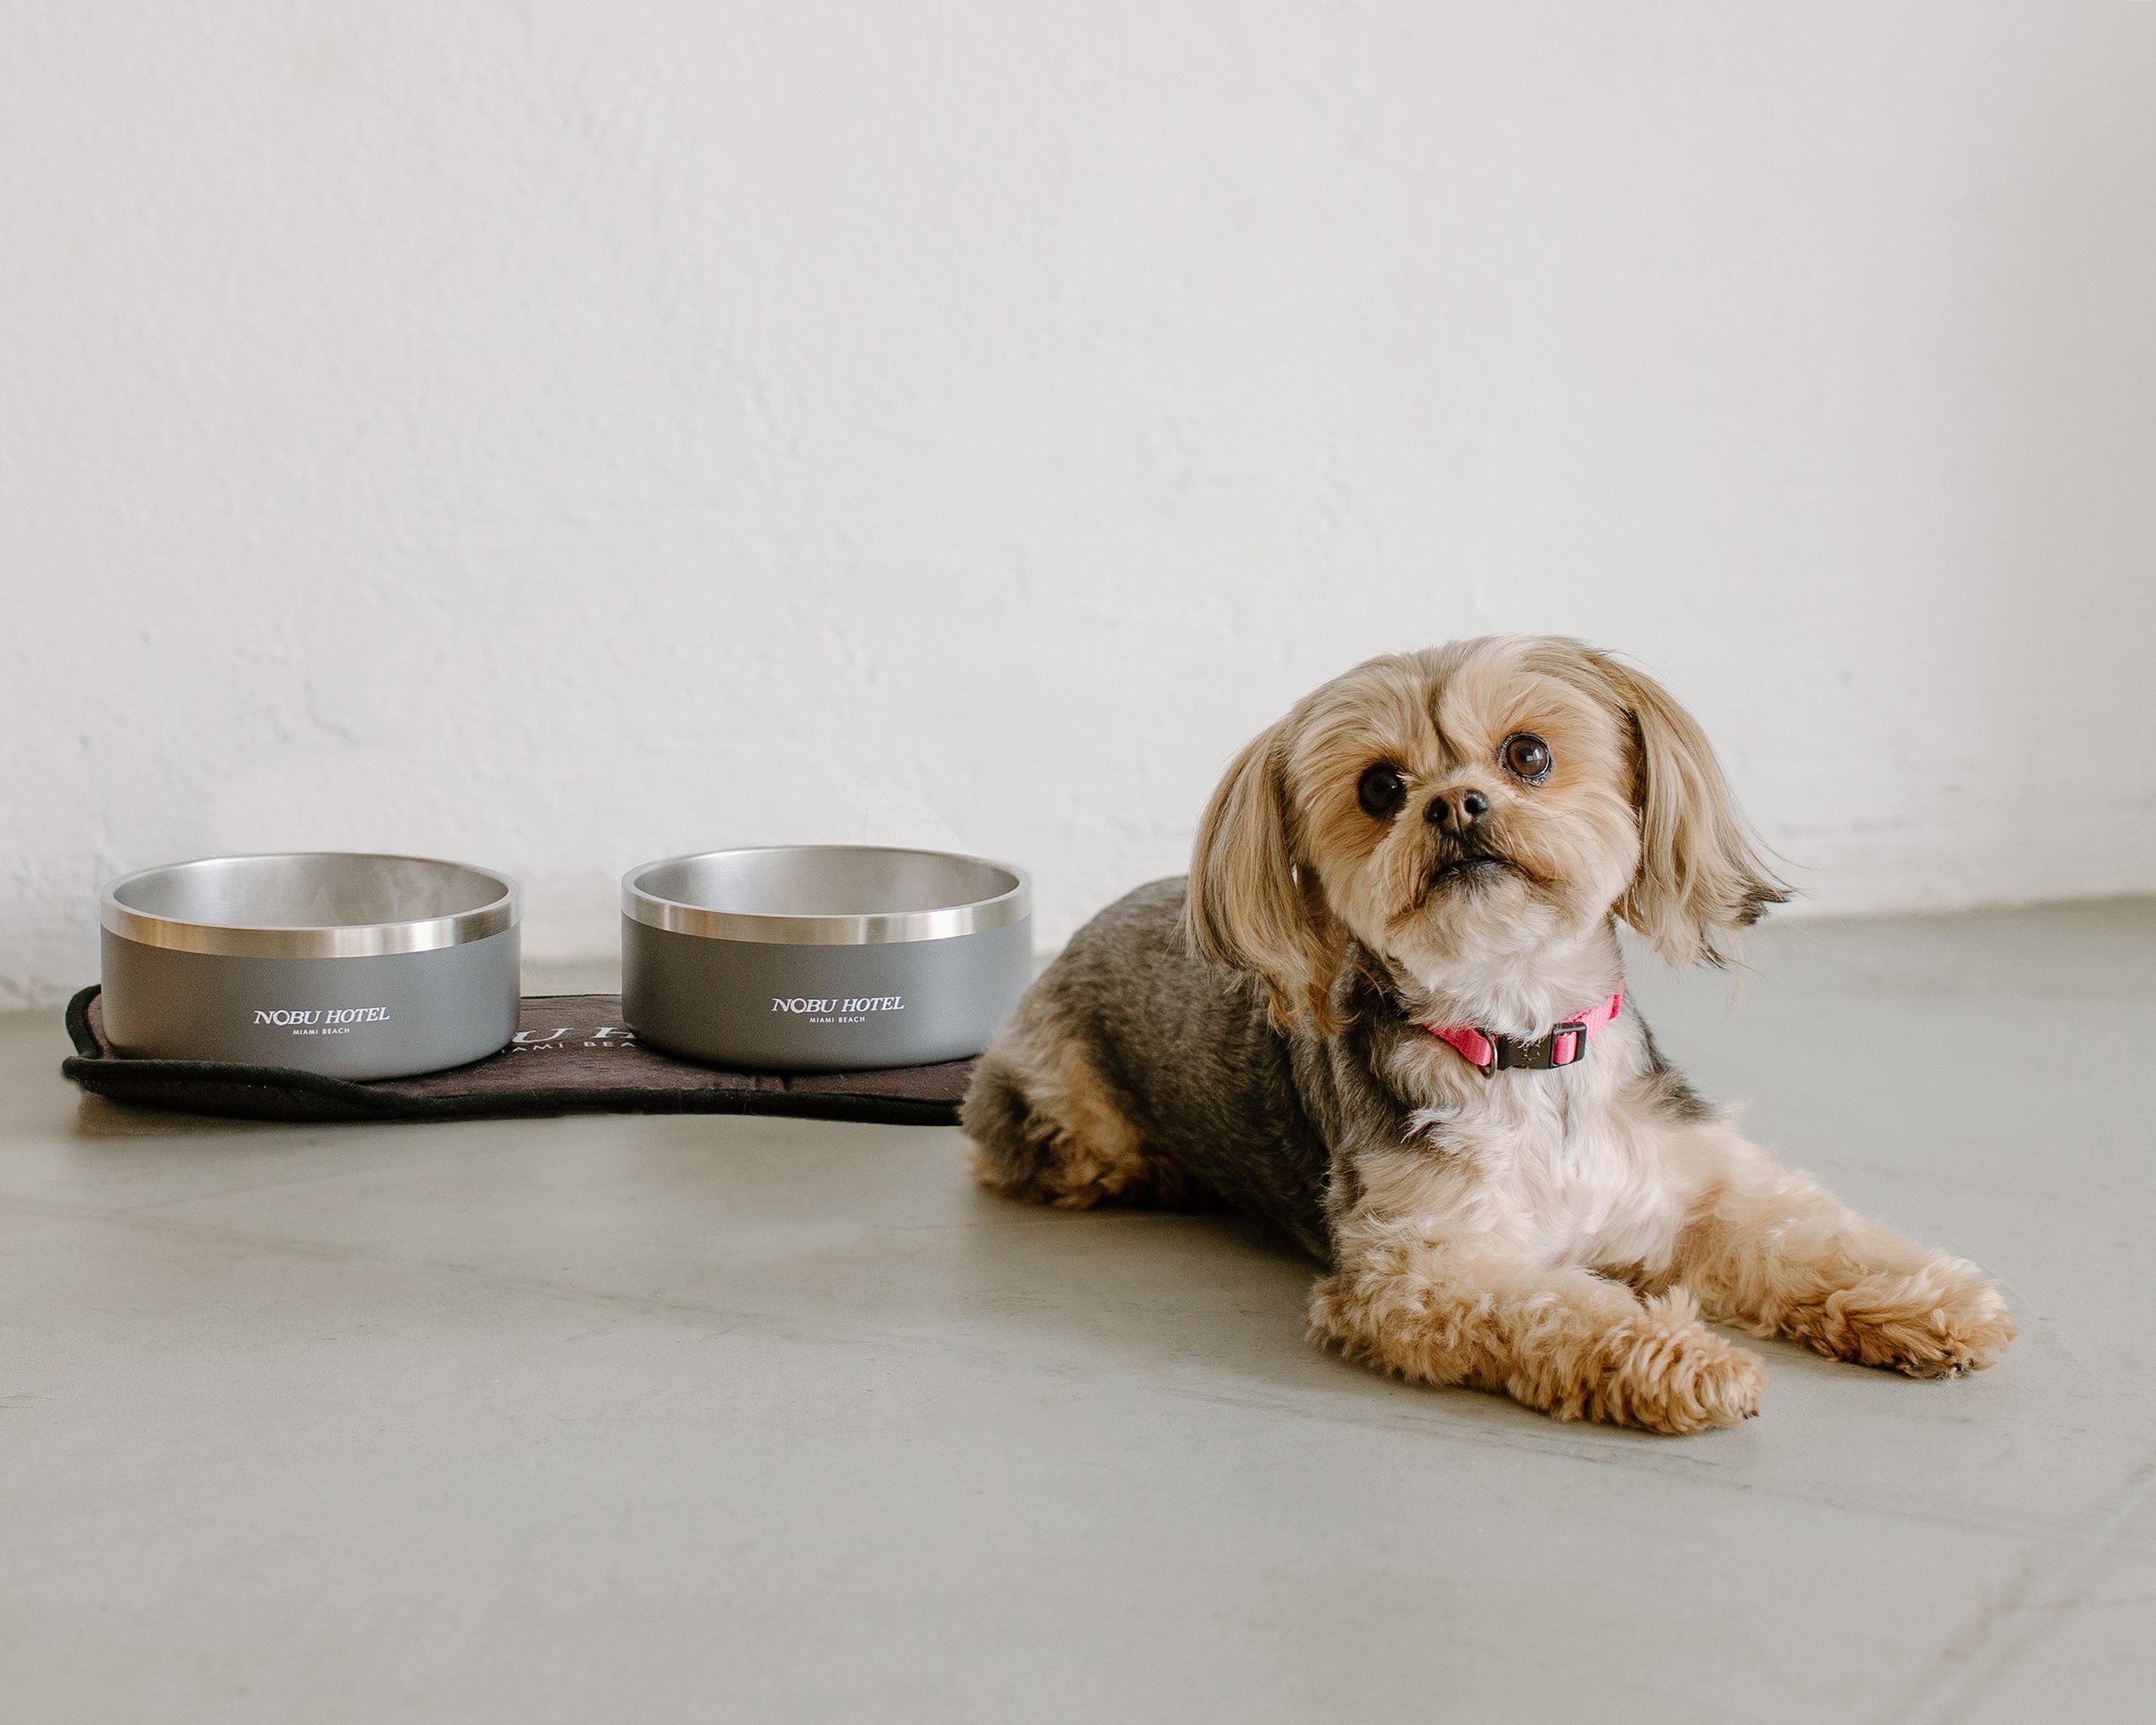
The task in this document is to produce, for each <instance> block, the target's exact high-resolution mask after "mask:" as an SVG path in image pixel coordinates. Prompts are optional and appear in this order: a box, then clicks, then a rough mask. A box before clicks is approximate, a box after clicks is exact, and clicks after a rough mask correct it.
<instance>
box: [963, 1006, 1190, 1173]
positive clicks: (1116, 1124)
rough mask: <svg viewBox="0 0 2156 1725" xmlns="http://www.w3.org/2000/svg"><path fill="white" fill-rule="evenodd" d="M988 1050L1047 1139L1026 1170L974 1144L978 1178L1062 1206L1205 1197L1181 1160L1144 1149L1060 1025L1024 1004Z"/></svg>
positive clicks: (1110, 1094)
mask: <svg viewBox="0 0 2156 1725" xmlns="http://www.w3.org/2000/svg"><path fill="white" fill-rule="evenodd" d="M989 1058H990V1059H991V1060H995V1061H997V1062H999V1063H1001V1065H1002V1066H1003V1067H1004V1068H1005V1069H1006V1071H1008V1072H1009V1074H1010V1076H1011V1078H1012V1080H1013V1081H1015V1082H1016V1083H1017V1086H1018V1087H1020V1088H1022V1090H1023V1092H1025V1094H1026V1097H1027V1100H1028V1101H1029V1102H1030V1103H1031V1104H1032V1108H1033V1117H1034V1124H1035V1130H1037V1131H1038V1133H1039V1135H1040V1136H1041V1138H1042V1140H1043V1143H1042V1145H1041V1146H1040V1149H1041V1154H1040V1155H1039V1156H1038V1159H1037V1160H1036V1161H1035V1162H1033V1163H1032V1164H1031V1165H1030V1166H1029V1167H1027V1168H1026V1169H1025V1170H1023V1171H1021V1170H1017V1169H1014V1168H1013V1167H1011V1166H1010V1165H1009V1164H1008V1163H1007V1162H1003V1161H1000V1160H998V1159H997V1158H996V1157H995V1156H991V1155H990V1154H989V1153H988V1152H987V1151H985V1149H984V1148H982V1147H981V1146H979V1145H978V1144H976V1146H975V1148H974V1154H973V1175H974V1179H975V1180H976V1181H977V1182H979V1183H980V1184H981V1185H983V1186H985V1187H986V1188H989V1189H990V1191H993V1192H997V1193H1000V1194H1002V1195H1003V1196H1005V1197H1006V1198H1018V1199H1028V1200H1030V1201H1032V1202H1033V1203H1037V1204H1054V1206H1055V1207H1056V1208H1057V1209H1059V1210H1091V1208H1093V1206H1094V1205H1096V1204H1118V1203H1120V1204H1155V1205H1157V1206H1159V1207H1160V1208H1161V1209H1164V1210H1180V1209H1184V1208H1187V1207H1189V1206H1191V1205H1193V1204H1198V1203H1201V1202H1203V1194H1200V1193H1198V1192H1197V1191H1196V1190H1195V1189H1194V1188H1193V1184H1192V1183H1191V1182H1190V1181H1189V1180H1188V1179H1187V1178H1186V1177H1185V1176H1184V1174H1183V1172H1182V1170H1181V1169H1180V1168H1178V1167H1176V1165H1175V1164H1174V1163H1173V1162H1169V1161H1168V1160H1166V1158H1165V1157H1162V1156H1154V1155H1152V1154H1151V1153H1150V1152H1149V1151H1147V1150H1146V1148H1145V1140H1143V1138H1142V1137H1141V1136H1140V1135H1139V1131H1138V1129H1137V1128H1136V1127H1134V1126H1133V1125H1132V1124H1130V1122H1129V1120H1128V1119H1126V1118H1125V1117H1124V1115H1123V1110H1122V1108H1120V1107H1118V1104H1117V1103H1116V1100H1115V1097H1114V1094H1113V1092H1111V1091H1110V1090H1109V1088H1108V1087H1107V1084H1106V1083H1105V1082H1104V1081H1102V1078H1101V1076H1100V1074H1099V1073H1098V1072H1097V1071H1095V1070H1094V1066H1093V1063H1092V1061H1091V1059H1090V1058H1088V1056H1087V1055H1086V1051H1085V1049H1084V1048H1083V1047H1082V1046H1081V1044H1080V1043H1079V1042H1078V1041H1077V1040H1076V1039H1074V1038H1072V1037H1070V1036H1068V1035H1066V1034H1064V1033H1062V1032H1061V1029H1060V1028H1059V1027H1058V1026H1056V1025H1055V1024H1054V1023H1052V1022H1050V1021H1049V1020H1047V1019H1046V1018H1045V1017H1043V1016H1039V1015H1029V1014H1028V1013H1027V1012H1026V1011H1025V1009H1024V1007H1021V1008H1020V1011H1019V1013H1018V1015H1017V1017H1016V1018H1014V1020H1013V1021H1012V1023H1010V1024H1009V1025H1006V1027H1005V1028H1004V1029H1003V1031H1002V1032H1001V1033H999V1034H998V1035H997V1037H996V1039H995V1047H994V1048H993V1049H992V1050H991V1051H990V1056H989Z"/></svg>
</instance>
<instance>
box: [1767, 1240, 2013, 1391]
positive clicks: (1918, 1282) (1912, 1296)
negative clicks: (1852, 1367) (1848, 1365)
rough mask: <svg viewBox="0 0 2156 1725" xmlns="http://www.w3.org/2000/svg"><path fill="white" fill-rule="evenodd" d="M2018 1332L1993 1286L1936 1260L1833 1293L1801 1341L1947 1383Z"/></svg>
mask: <svg viewBox="0 0 2156 1725" xmlns="http://www.w3.org/2000/svg"><path fill="white" fill-rule="evenodd" d="M2014 1337H2015V1322H2014V1315H2013V1314H2012V1313H2011V1312H2010V1311H2008V1310H2007V1308H2006V1300H2005V1298H2004V1295H2001V1294H2000V1293H1999V1289H1998V1287H1997V1286H1996V1284H1993V1282H1992V1281H1991V1279H1989V1278H1988V1277H1987V1276H1986V1275H1985V1274H1984V1273H1983V1271H1982V1270H1980V1269H1978V1268H1977V1267H1976V1266H1975V1265H1974V1264H1972V1263H1968V1262H1967V1261H1966V1260H1964V1259H1962V1258H1944V1257H1941V1258H1934V1259H1932V1261H1931V1262H1930V1263H1927V1264H1925V1265H1924V1266H1923V1267H1922V1268H1919V1269H1917V1270H1915V1271H1913V1272H1907V1273H1903V1272H1891V1273H1882V1274H1877V1275H1870V1276H1866V1277H1865V1278H1864V1279H1862V1280H1860V1281H1858V1282H1855V1283H1853V1284H1851V1285H1849V1287H1846V1288H1839V1289H1837V1290H1835V1291H1834V1292H1833V1293H1832V1294H1829V1295H1828V1296H1827V1297H1826V1299H1825V1300H1822V1301H1821V1302H1820V1306H1819V1310H1818V1314H1817V1323H1816V1326H1814V1327H1812V1331H1811V1333H1810V1334H1809V1335H1808V1336H1807V1337H1806V1339H1807V1340H1808V1341H1810V1342H1811V1343H1812V1346H1813V1347H1814V1348H1817V1349H1818V1350H1819V1351H1820V1352H1821V1353H1822V1354H1831V1355H1832V1356H1833V1358H1835V1359H1849V1360H1854V1361H1855V1362H1856V1363H1857V1364H1858V1365H1885V1366H1892V1368H1893V1369H1894V1370H1897V1371H1899V1372H1906V1373H1907V1374H1908V1375H1909V1376H1911V1377H1913V1378H1951V1377H1959V1376H1960V1375H1961V1374H1962V1373H1963V1372H1967V1371H1980V1370H1983V1368H1984V1367H1985V1366H1988V1365H1990V1364H1991V1363H1992V1362H1993V1360H1994V1359H1998V1358H1999V1355H2000V1354H2004V1352H2005V1351H2006V1344H2007V1343H2009V1342H2011V1341H2012V1340H2013V1339H2014Z"/></svg>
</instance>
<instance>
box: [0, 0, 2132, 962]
mask: <svg viewBox="0 0 2156 1725" xmlns="http://www.w3.org/2000/svg"><path fill="white" fill-rule="evenodd" d="M0 35H3V36H4V40H5V41H6V43H7V50H6V52H5V53H4V55H0V535H3V536H4V537H0V579H4V582H5V601H6V604H5V609H4V612H0V632H4V637H5V646H4V660H0V675H3V676H4V683H3V684H0V727H4V730H0V734H4V735H5V737H6V739H7V742H6V747H5V768H4V782H3V783H0V796H4V806H0V853H3V854H4V893H3V894H0V1000H9V1001H23V1000H46V999H50V998H51V997H53V996H55V995H56V994H58V993H59V992H61V991H65V990H66V989H67V988H69V987H70V986H72V985H74V984H76V983H77V982H78V981H80V980H83V979H84V978H86V977H88V976H89V975H92V974H93V972H94V969H95V947H94V940H93V909H92V904H93V889H94V888H95V886H96V884H97V883H98V881H99V879H100V878H101V877H103V876H104V875H106V874H108V873H112V872H114V871H116V870H119V869H122V868H131V867H135V866H138V865H141V864H144V863H151V862H155V861H161V860H165V859H168V858H173V857H183V856H189V855H195V854H199V853H201V852H211V851H216V850H227V849H247V848H265V847H285V846H380V847H391V848H398V849H408V850H416V851H421V852H439V853H447V854H451V855H455V856H461V857H471V858H474V859H478V860H483V861H488V862H494V863H499V864H502V865H504V866H507V867H509V868H513V869H515V870H516V871H517V872H519V873H521V874H522V875H523V876H524V877H525V879H526V881H527V882H528V884H529V887H530V919H531V920H530V925H529V938H530V944H531V948H532V949H534V950H535V951H536V952H538V953H542V954H555V955H576V954H585V953H596V952H600V951H603V950H606V949H607V948H610V947H611V943H612V941H613V938H614V923H613V909H612V895H613V880H614V878H615V876H616V873H617V872H618V871H619V870H621V869H622V868H623V867H625V866H626V865H627V864H628V863H632V862H634V861H636V860H638V859H639V858H643V857H651V856H656V855H659V854H663V853H666V852H672V851H676V850H682V849H688V848H692V847H703V846H713V845H722V844H730V843H745V842H756V841H780V840H792V839H863V838H867V839H876V840H888V841H905V842H923V843H928V844H935V845H954V846H963V847H966V848H969V849H976V850H980V851H985V852H990V853H995V854H999V855H1005V856H1008V857H1013V858H1016V859H1018V860H1021V861H1023V862H1025V863H1029V864H1031V865H1032V866H1033V868H1034V869H1035V871H1036V872H1037V874H1038V880H1039V886H1040V901H1041V910H1042V930H1041V932H1042V935H1043V938H1044V940H1053V939H1056V938H1059V937H1061V936H1062V935H1063V934H1065V932H1068V931H1069V930H1070V928H1071V927H1073V926H1075V922H1076V921H1078V920H1080V919H1081V917H1082V916H1084V915H1086V913H1088V912H1089V911H1091V909H1092V908H1094V907H1096V906H1097V905H1100V904H1101V903H1102V902H1103V901H1105V900H1107V899H1109V898H1110V897H1112V896H1113V895H1115V894H1117V893H1118V892H1119V891H1120V890H1122V889H1123V888H1125V887H1127V886H1129V885H1130V884H1133V883H1134V882H1136V881H1139V880H1140V879H1145V878H1148V877H1150V876H1152V875H1155V874H1158V873H1165V872H1168V871H1171V870H1173V869H1176V868H1178V867H1180V865H1181V862H1182V857H1183V855H1184V852H1185V849H1186V846H1187V842H1188V839H1189V835H1190V830H1191V828H1192V825H1193V820H1194V818H1195V815H1196V813H1197V811H1198V807H1199V804H1200V803H1201V802H1202V799H1203V797H1204V795H1205V793H1206V792H1207V790H1208V789H1209V787H1210V785H1211V783H1212V782H1213V780H1214V777H1215V775H1216V774H1217V772H1218V771H1219V768H1220V766H1221V765H1222V764H1223V763H1224V762H1225V760H1226V759H1227V757H1228V756H1229V755H1230V753H1231V752H1232V750H1234V749H1235V746H1236V745H1238V744H1239V743H1241V741H1242V740H1244V739H1245V738H1246V736H1248V735H1249V734H1251V732H1252V731H1254V730H1255V729H1257V727H1258V726H1260V725H1261V724H1263V723H1265V722H1267V720H1269V719H1270V718H1273V716H1274V715H1275V714H1276V713H1278V711H1279V710H1280V709H1281V708H1283V707H1284V706H1285V705H1286V704H1287V702H1289V700H1290V699H1291V698H1293V697H1294V696H1295V695H1297V694H1298V693H1299V692H1301V691H1302V690H1303V689H1305V687H1307V686H1310V684H1312V683H1314V682H1315V681H1318V680H1319V679H1321V678H1322V677H1324V676H1328V675H1330V674H1331V673H1332V672H1333V671H1335V670H1339V669H1340V668H1342V666H1344V665H1348V664H1349V663H1351V662H1352V661H1353V660H1357V659H1358V658H1360V657H1362V656H1364V655H1366V654H1369V653H1372V652H1375V651H1380V650H1383V649H1390V648H1393V647H1399V646H1408V645H1416V644H1423V643H1427V642H1430V641H1433V640H1437V639H1440V638H1445V637H1447V636H1450V635H1454V634H1459V633H1470V632H1480V631H1483V630H1488V629H1507V628H1550V629H1556V630H1562V631H1566V632H1571V633H1579V634H1582V635H1586V636H1588V637H1590V638H1594V639H1596V640H1598V641H1602V642H1604V643H1608V644H1615V645H1619V646H1621V647H1624V648H1625V649H1630V651H1631V652H1632V653H1633V654H1636V656H1637V657H1638V658H1639V659H1640V660H1642V661H1643V662H1645V663H1646V665H1648V666H1650V667H1651V668H1652V669H1653V670H1657V671H1658V672H1660V673H1661V674H1662V675H1663V676H1666V677H1667V679H1668V681H1670V682H1671V683H1672V684H1673V686H1675V687H1676V689H1677V690H1678V692H1679V693H1680V694H1681V695H1682V696H1683V697H1684V698H1685V699H1686V700H1688V701H1689V702H1691V703H1692V704H1693V705H1694V708H1696V709H1697V710H1698V711H1699V712H1700V714H1701V715H1702V717H1703V718H1705V721H1706V723H1707V724H1708V725H1709V727H1710V730H1711V731H1712V733H1713V734H1715V735H1716V737H1717V738H1718V739H1719V740H1720V742H1721V745H1722V746H1723V748H1724V750H1726V756H1727V759H1728V761H1729V762H1730V764H1731V766H1732V771H1733V773H1734V776H1735V777H1736V779H1737V782H1738V784H1739V786H1740V788H1741V789H1742V793H1743V795H1744V798H1745V800H1746V801H1747V803H1748V805H1749V808H1750V809H1751V811H1752V813H1753V816H1754V817H1755V819H1756V820H1757V821H1758V825H1760V826H1761V828H1762V829H1763V830H1764V832H1765V833H1766V834H1767V836H1769V839H1770V840H1771V841H1773V842H1774V844H1776V845H1777V846H1780V848H1781V849H1782V850H1783V851H1784V852H1786V853H1787V854H1788V855H1789V856H1790V857H1791V858H1792V859H1793V860H1794V862H1795V863H1796V864H1797V865H1798V871H1797V872H1798V874H1799V878H1800V879H1801V880H1802V881H1803V882H1804V883H1805V884H1806V886H1807V887H1808V888H1809V889H1810V890H1811V892H1812V895H1813V900H1812V902H1813V903H1814V904H1815V905H1826V906H1840V907H1862V906H1903V905H1947V904H1958V903H1963V902H1969V901H1975V900H1993V899H2009V898H2024V897H2032V896H2042V895H2064V894H2077V893H2089V892H2098V891H2108V890H2114V889H2149V888H2156V762H2152V760H2151V751H2150V747H2149V742H2150V738H2151V735H2152V730H2153V729H2156V726H2153V725H2152V720H2156V694H2152V692H2151V689H2152V684H2151V680H2150V678H2149V676H2148V674H2147V670H2146V667H2147V665H2148V656H2149V649H2150V642H2151V639H2152V633H2156V632H2153V631H2152V625H2156V592H2153V591H2152V587H2156V583H2152V580H2151V574H2152V565H2156V510H2152V509H2151V508H2150V505H2149V497H2150V490H2149V470H2150V466H2151V457H2152V454H2156V405H2153V404H2156V318H2151V316H2150V309H2149V308H2150V307H2152V306H2156V238H2152V233H2156V225H2152V222H2151V219H2150V212H2151V211H2152V210H2156V104H2152V103H2151V101H2150V100H2149V96H2148V93H2149V91H2150V90H2151V89H2152V88H2156V7H2152V6H2148V5H2134V4H2128V3H2119V4H2082V3H2073V4H2063V3H2059V0H2041V3H2029V4H2004V3H1999V0H1985V3H1961V4H1951V5H1950V4H1940V5H1926V6H1913V5H1902V4H1881V3H1876V0H1867V3H1863V4H1846V5H1812V6H1806V7H1766V6H1732V5H1730V4H1728V3H1727V0H1692V3H1674V0H1668V3H1662V4H1657V5H1655V6H1652V7H1611V6H1603V5H1591V4H1583V3H1575V4H1569V5H1550V4H1533V3H1522V0H1493V3H1490V4H1485V5H1451V4H1438V3H1432V0H1390V3H1365V4H1353V3H1346V4H1331V5H1316V4H1307V3H1306V4H1288V3H1280V0H1266V3H1257V0H1178V3H1176V4H1172V5H1164V4H1161V3H1159V0H1139V3H1128V4H1117V3H1096V4H1083V5H1081V4H1076V3H1065V0H1027V3H1024V4H1011V3H1008V0H981V3H977V4H964V5H934V6H904V7H889V6H872V5H866V4H852V5H830V4H815V3H807V0H792V3H787V4H783V5H781V4H755V5H750V4H725V3H711V0H645V3H635V0H608V3H606V4H604V5H600V4H584V5H565V4H550V3H545V0H539V3H530V4H523V5H501V6H497V7H485V6H480V5H461V6H443V5H440V4H435V3H386V0H377V3H372V4H369V5H366V6H363V7H354V6H331V5H328V4H320V5H294V4H291V3H289V0H276V3H242V0H216V3H190V4H183V3H177V0H164V3H158V4H148V3H144V4H138V5H134V6H120V7H112V8H104V7H101V8H85V7H73V6H67V7H58V6H46V5H39V4H34V3H29V0H17V3H6V4H0Z"/></svg>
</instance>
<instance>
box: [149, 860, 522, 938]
mask: <svg viewBox="0 0 2156 1725" xmlns="http://www.w3.org/2000/svg"><path fill="white" fill-rule="evenodd" d="M508 885H509V884H508V883H507V882H506V881H504V880H503V879H501V878H500V877H499V876H498V875H493V874H488V873H486V872H485V871H484V870H483V869H478V868H467V866H466V865H465V864H463V863H433V862H429V861H427V860H426V859H425V858H424V857H367V856H360V855H356V854H354V853H351V852H313V853H307V854H296V855H291V856H282V857H208V858H205V860H203V861H202V862H200V863H175V864H174V865H173V866H172V867H171V868H152V869H150V870H148V871H147V873H141V874H137V875H133V876H131V877H130V878H129V879H126V880H124V881H122V882H120V884H119V885H117V886H115V888H114V889H113V897H114V899H115V900H116V901H118V902H119V903H120V905H124V906H125V908H126V909H128V910H130V911H141V913H142V914H143V915H144V916H162V917H165V918H168V919H169V920H171V921H176V922H200V923H206V924H209V925H211V926H212V927H218V928H350V927H362V926H366V925H371V924H373V923H377V922H421V921H427V920H429V919H430V918H433V917H435V916H456V915H457V914H458V913H459V912H461V911H478V910H482V909H483V908H484V907H485V906H487V905H491V904H493V903H494V901H495V900H497V899H499V898H501V897H503V896H504V895H505V894H506V893H507V891H508Z"/></svg>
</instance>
